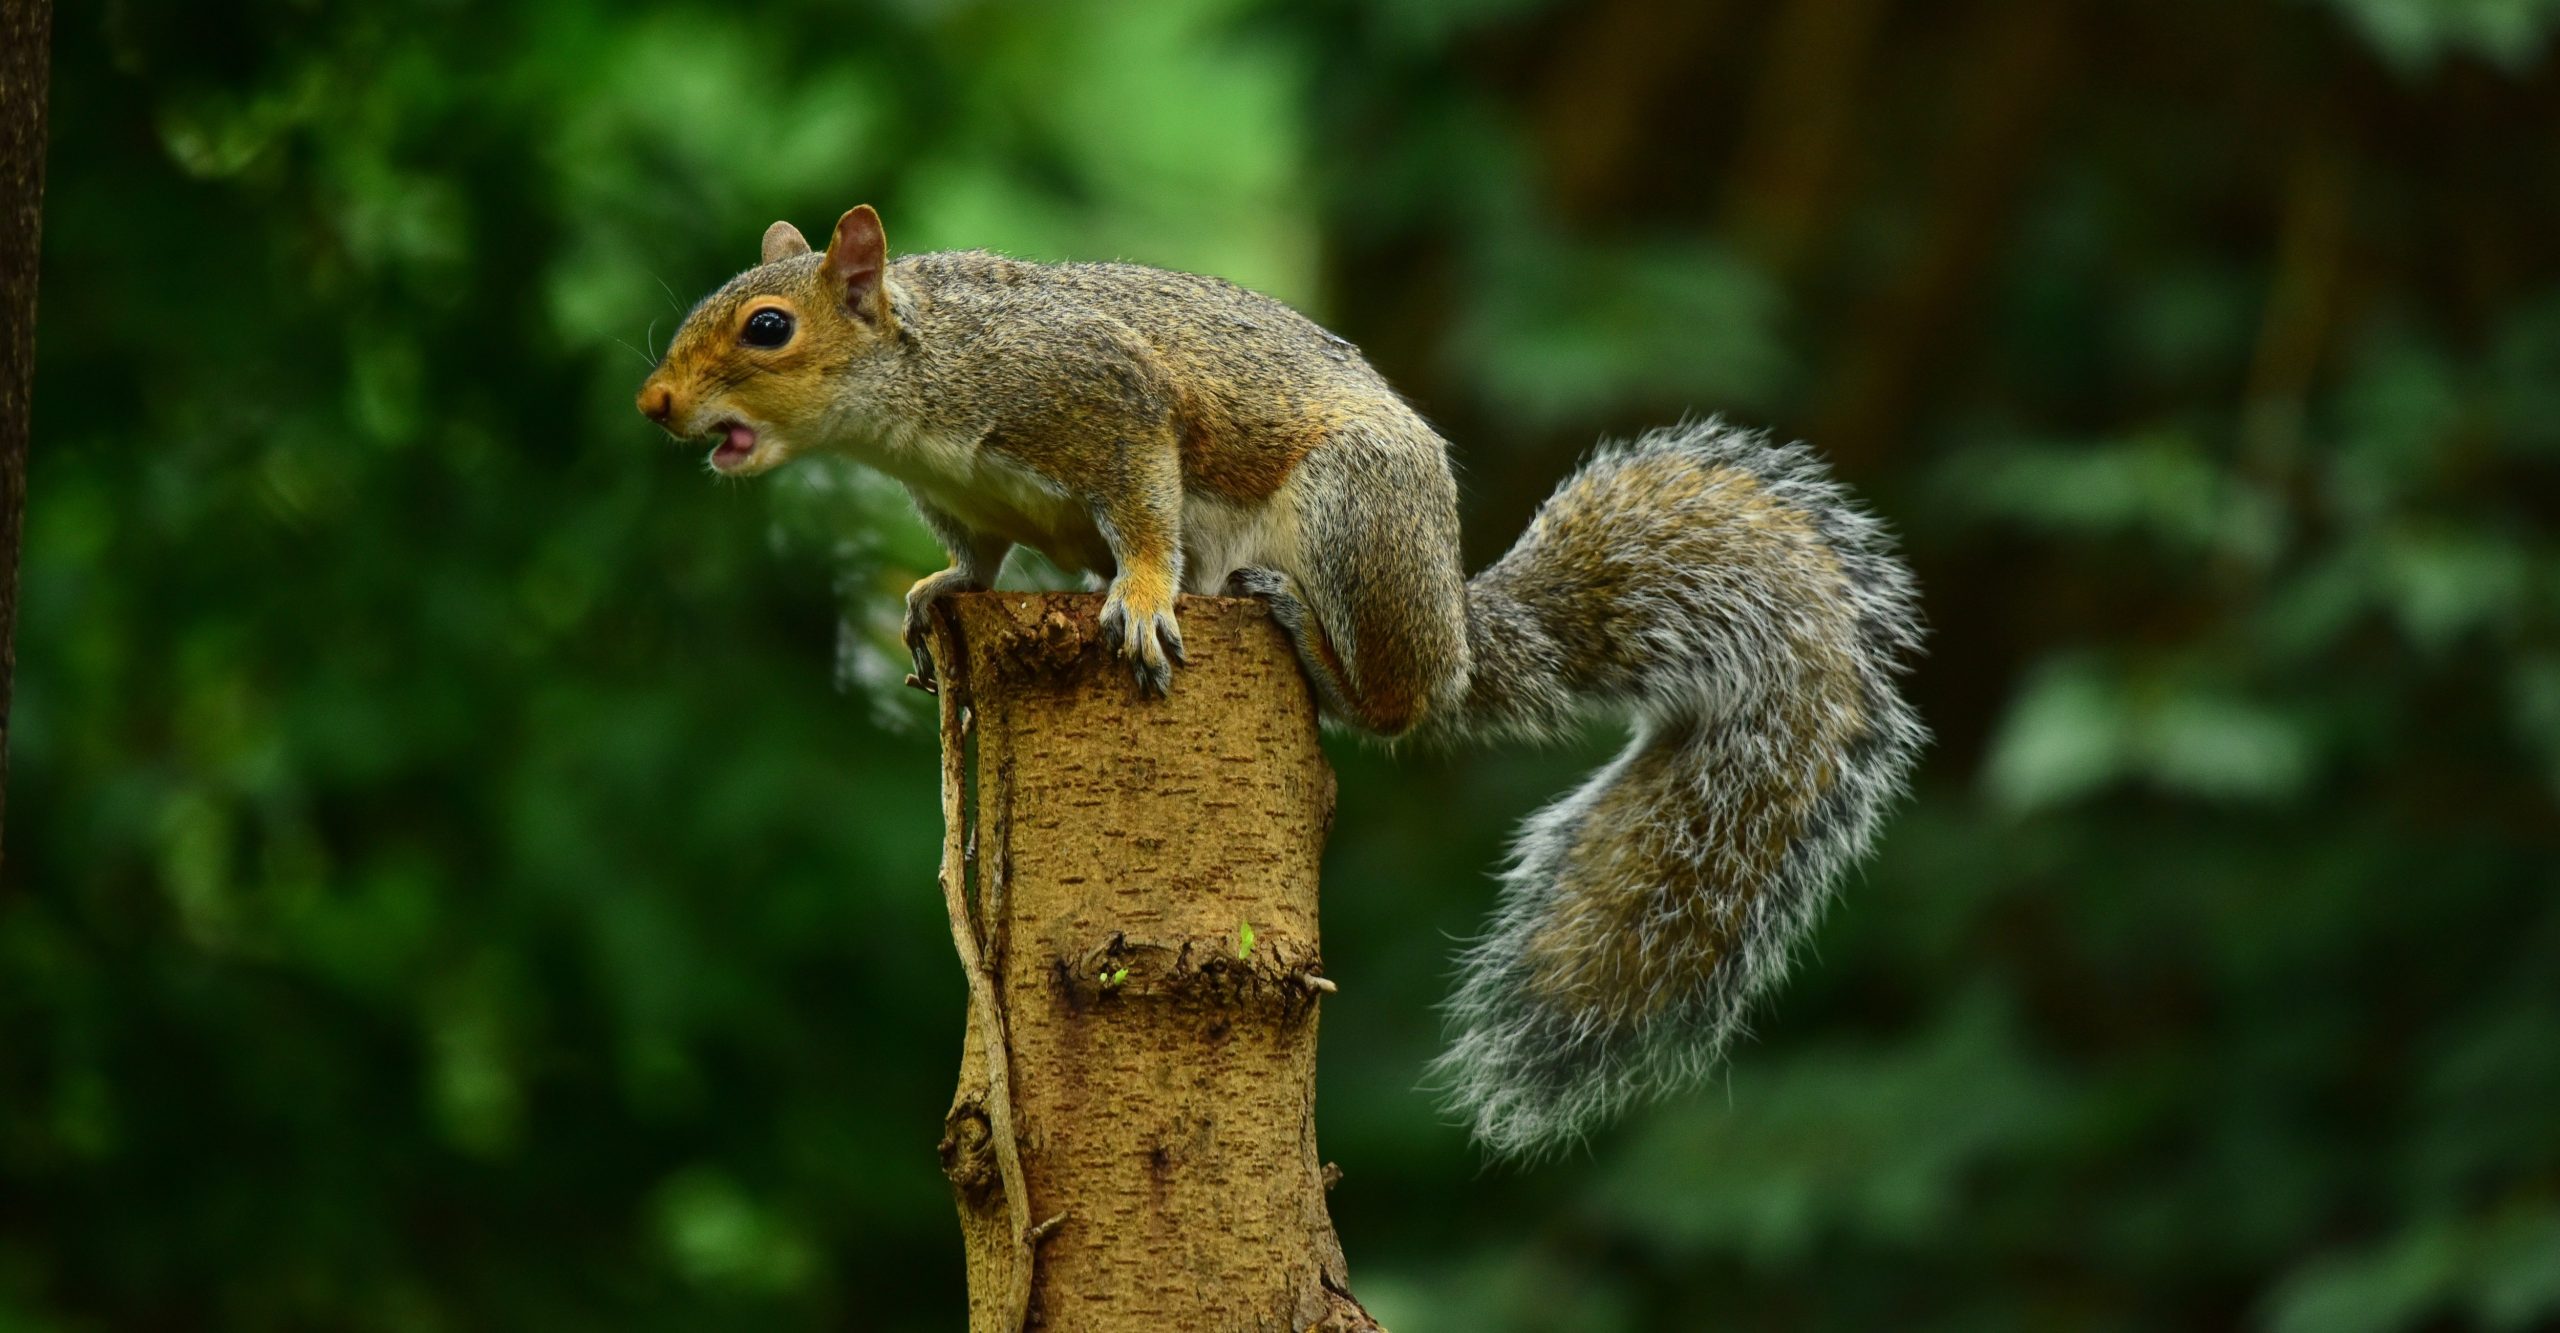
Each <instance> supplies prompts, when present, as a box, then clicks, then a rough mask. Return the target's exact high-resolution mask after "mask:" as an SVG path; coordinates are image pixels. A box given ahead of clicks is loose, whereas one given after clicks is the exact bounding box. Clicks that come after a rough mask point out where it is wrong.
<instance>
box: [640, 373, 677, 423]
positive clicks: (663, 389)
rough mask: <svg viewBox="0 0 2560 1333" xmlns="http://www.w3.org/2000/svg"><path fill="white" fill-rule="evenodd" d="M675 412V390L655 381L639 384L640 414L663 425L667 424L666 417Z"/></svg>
mask: <svg viewBox="0 0 2560 1333" xmlns="http://www.w3.org/2000/svg"><path fill="white" fill-rule="evenodd" d="M675 414H676V394H675V390H673V389H670V388H668V387H667V386H665V385H663V384H656V383H651V384H643V385H641V386H640V415H642V416H644V417H647V418H648V419H650V420H651V421H654V422H657V423H658V424H659V425H661V426H663V425H665V424H667V418H669V417H671V416H674V415H675Z"/></svg>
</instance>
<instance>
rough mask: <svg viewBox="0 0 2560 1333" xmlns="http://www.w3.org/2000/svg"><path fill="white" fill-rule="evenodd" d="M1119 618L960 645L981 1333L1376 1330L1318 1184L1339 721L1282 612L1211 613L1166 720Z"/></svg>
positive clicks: (954, 839)
mask: <svg viewBox="0 0 2560 1333" xmlns="http://www.w3.org/2000/svg"><path fill="white" fill-rule="evenodd" d="M1101 605H1102V599H1101V598H1099V597H1096V596H1092V595H1089V594H1025V593H1012V592H1005V593H978V594H970V595H966V596H961V597H955V598H952V599H950V600H949V601H947V602H946V603H944V604H943V610H942V611H941V613H940V614H939V616H938V618H937V623H936V626H935V634H934V644H933V650H934V659H935V662H936V664H937V667H938V675H939V677H940V679H941V681H942V682H943V690H942V716H943V731H942V742H943V752H944V759H943V782H944V795H943V800H944V816H945V822H946V829H945V844H944V865H943V890H944V895H945V898H946V900H947V901H948V902H949V904H950V906H951V909H952V912H951V915H952V927H953V941H954V943H955V945H956V946H957V947H958V949H959V952H960V955H961V961H962V965H963V967H964V969H966V971H967V972H968V974H969V982H970V996H971V1000H970V1012H969V1023H968V1034H967V1038H966V1040H965V1042H964V1043H963V1046H962V1054H961V1069H960V1086H959V1090H958V1092H957V1094H956V1095H955V1096H954V1098H953V1100H952V1104H951V1110H950V1113H949V1115H948V1117H947V1118H946V1120H945V1124H944V1129H945V1133H944V1136H943V1140H942V1146H941V1151H942V1162H943V1171H944V1174H946V1175H947V1176H949V1177H950V1179H951V1183H952V1189H953V1193H954V1195H955V1196H956V1198H957V1201H958V1204H959V1210H960V1225H961V1233H962V1237H963V1240H964V1244H965V1248H966V1251H967V1256H968V1273H969V1327H970V1329H971V1330H972V1333H1016V1331H1017V1330H1019V1329H1024V1328H1036V1329H1041V1330H1046V1331H1048V1333H1119V1331H1120V1330H1133V1331H1134V1330H1144V1331H1145V1333H1162V1331H1163V1330H1167V1329H1182V1330H1186V1331H1200V1333H1217V1331H1220V1330H1286V1331H1287V1333H1305V1331H1306V1330H1329V1331H1333V1333H1355V1331H1357V1330H1372V1329H1375V1328H1377V1325H1376V1324H1375V1323H1374V1322H1373V1321H1371V1320H1370V1318H1369V1317H1368V1314H1367V1312H1365V1311H1363V1310H1362V1309H1361V1308H1360V1306H1359V1303H1358V1302H1356V1301H1354V1300H1353V1299H1352V1298H1351V1296H1350V1294H1349V1291H1348V1287H1347V1282H1346V1278H1345V1274H1344V1270H1343V1261H1342V1249H1341V1245H1340V1243H1339V1242H1338V1241H1337V1240H1336V1239H1335V1237H1334V1231H1333V1224H1332V1221H1331V1218H1330V1216H1329V1215H1328V1213H1327V1212H1326V1208H1325V1191H1326V1189H1327V1188H1328V1187H1329V1185H1330V1184H1331V1176H1332V1171H1331V1168H1329V1167H1327V1166H1325V1165H1324V1164H1323V1163H1322V1162H1321V1161H1320V1160H1319V1158H1318V1157H1317V1155H1316V1138H1315V1055H1316V1017H1317V1011H1318V1009H1319V1008H1320V1007H1321V1002H1322V1000H1323V998H1324V997H1325V996H1326V995H1327V994H1329V993H1331V992H1332V990H1333V983H1331V982H1329V981H1327V980H1325V979H1324V977H1323V963H1322V955H1321V952H1320V942H1319V937H1318V934H1317V929H1316V879H1317V868H1318V863H1319V861H1320V859H1321V857H1322V854H1323V850H1324V838H1325V833H1326V831H1327V829H1328V827H1329V826H1330V824H1331V822H1332V816H1333V773H1332V770H1331V769H1330V768H1329V767H1327V766H1326V764H1325V760H1324V755H1323V752H1322V751H1321V750H1320V749H1319V748H1318V747H1317V744H1316V710H1315V704H1314V700H1313V699H1312V698H1311V697H1310V694H1309V692H1308V689H1307V684H1306V679H1305V677H1304V676H1303V675H1302V674H1301V672H1300V671H1299V668H1298V664H1297V661H1296V659H1295V657H1294V656H1293V655H1292V654H1291V652H1290V649H1289V645H1288V643H1287V641H1286V639H1285V637H1284V636H1283V635H1282V633H1281V631H1280V629H1279V627H1278V626H1277V625H1275V624H1273V623H1272V621H1271V619H1270V616H1269V615H1268V614H1267V613H1266V612H1265V611H1264V609H1263V608H1262V605H1261V604H1260V603H1259V602H1254V601H1249V600H1235V599H1226V598H1197V597H1195V598H1185V599H1183V602H1182V606H1181V615H1182V630H1183V639H1184V642H1185V644H1186V645H1187V646H1188V648H1189V651H1190V663H1189V665H1188V667H1187V668H1185V669H1183V670H1182V671H1180V672H1179V673H1178V674H1177V675H1176V677H1175V681H1174V687H1173V692H1172V694H1171V695H1170V696H1169V697H1167V698H1161V699H1148V698H1141V697H1140V696H1139V695H1138V692H1137V688H1136V686H1135V684H1134V682H1133V681H1132V680H1131V679H1130V676H1129V673H1128V671H1127V670H1126V668H1125V667H1124V666H1123V665H1122V664H1121V663H1120V661H1119V660H1118V658H1117V657H1116V656H1114V655H1112V654H1110V653H1108V652H1106V651H1105V650H1104V648H1103V647H1102V645H1101V643H1100V641H1099V635H1098V632H1097V629H1096V617H1097V616H1098V614H1099V613H1100V610H1101ZM972 723H974V725H972ZM972 733H974V737H973V736H972ZM972 739H974V746H972V744H971V741H972ZM972 752H973V756H974V760H975V762H974V765H972V764H970V763H969V762H968V759H969V758H970V757H971V754H972ZM972 771H973V772H974V779H975V781H974V810H972V809H971V807H970V793H969V790H968V789H969V787H970V786H971V785H972V784H971V783H970V782H969V778H970V777H971V776H972ZM972 890H974V891H972Z"/></svg>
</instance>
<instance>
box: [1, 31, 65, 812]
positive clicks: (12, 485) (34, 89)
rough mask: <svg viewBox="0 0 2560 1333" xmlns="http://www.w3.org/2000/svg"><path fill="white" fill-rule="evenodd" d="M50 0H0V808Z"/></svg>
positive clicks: (22, 499)
mask: <svg viewBox="0 0 2560 1333" xmlns="http://www.w3.org/2000/svg"><path fill="white" fill-rule="evenodd" d="M52 27H53V5H52V3H51V0H0V816H5V815H6V813H7V810H8V793H9V697H10V692H9V684H10V681H11V679H12V678H13V677H15V676H16V675H17V661H18V659H17V650H16V646H15V645H16V641H17V628H18V525H19V518H20V516H21V515H22V514H24V513H25V512H26V494H27V390H28V385H29V384H30V382H31V381H32V380H33V379H34V377H35V363H36V235H37V222H38V219H39V218H40V217H41V216H42V213H43V206H44V100H45V75H46V71H47V64H46V59H45V57H46V53H47V51H48V49H49V48H50V46H51V37H52Z"/></svg>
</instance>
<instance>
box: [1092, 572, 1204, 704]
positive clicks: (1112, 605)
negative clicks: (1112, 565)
mask: <svg viewBox="0 0 2560 1333" xmlns="http://www.w3.org/2000/svg"><path fill="white" fill-rule="evenodd" d="M1102 641H1103V643H1104V644H1105V645H1106V646H1108V647H1109V648H1110V649H1111V651H1113V652H1115V653H1117V654H1119V655H1120V656H1122V657H1125V658H1127V659H1129V669H1130V671H1131V672H1132V673H1133V674H1134V675H1136V676H1137V678H1138V692H1139V693H1140V694H1143V695H1147V696H1150V697H1153V696H1160V695H1165V694H1170V693H1172V692H1173V669H1174V667H1175V666H1177V665H1181V666H1188V665H1190V662H1191V657H1190V655H1189V654H1188V653H1186V652H1185V651H1183V647H1182V626H1181V623H1180V622H1179V621H1177V620H1175V619H1174V614H1173V607H1172V606H1171V605H1170V604H1167V605H1166V606H1164V607H1162V608H1161V609H1157V610H1152V611H1139V610H1134V609H1132V608H1131V606H1130V605H1129V599H1128V597H1127V596H1126V595H1124V594H1123V593H1122V592H1121V591H1120V590H1119V589H1118V588H1116V587H1115V588H1114V589H1113V590H1112V592H1111V596H1110V597H1109V598H1108V599H1107V600H1106V601H1104V602H1103V604H1102Z"/></svg>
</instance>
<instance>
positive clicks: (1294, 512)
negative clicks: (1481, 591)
mask: <svg viewBox="0 0 2560 1333" xmlns="http://www.w3.org/2000/svg"><path fill="white" fill-rule="evenodd" d="M1273 498H1274V502H1275V503H1278V504H1281V505H1284V506H1286V508H1287V511H1288V514H1287V519H1286V529H1287V530H1286V533H1285V540H1284V541H1283V542H1282V543H1281V549H1283V550H1286V551H1288V552H1289V553H1290V554H1291V555H1292V556H1294V558H1292V559H1286V560H1271V561H1268V562H1266V563H1265V565H1263V566H1260V567H1256V568H1249V569H1245V570H1240V571H1238V572H1237V575H1236V578H1235V582H1236V584H1237V585H1238V586H1239V587H1242V588H1244V589H1245V590H1247V591H1250V592H1254V593H1256V594H1258V595H1261V596H1263V597H1266V598H1268V599H1269V600H1270V602H1271V606H1272V613H1273V615H1274V616H1275V617H1277V618H1278V619H1279V621H1280V623H1281V626H1282V627H1283V628H1284V629H1286V630H1287V631H1288V632H1289V637H1290V639H1291V640H1292V641H1293V642H1294V643H1295V644H1296V645H1297V648H1298V658H1299V660H1300V661H1301V662H1303V663H1304V664H1305V665H1306V669H1307V674H1308V675H1309V676H1310V677H1312V678H1313V679H1314V681H1315V684H1316V689H1317V692H1318V694H1319V695H1320V696H1321V697H1322V699H1323V702H1324V705H1325V708H1326V710H1327V711H1328V712H1330V713H1332V714H1333V715H1334V716H1335V717H1337V718H1338V719H1340V720H1341V721H1344V722H1347V723H1349V724H1351V725H1352V726H1355V727H1358V728H1360V729H1361V730H1363V731H1367V732H1369V733H1371V734H1373V735H1377V736H1381V737H1387V738H1393V737H1397V736H1402V735H1404V734H1406V733H1407V732H1410V731H1412V730H1413V729H1414V728H1415V727H1417V726H1419V725H1421V724H1422V723H1423V722H1424V721H1425V720H1426V719H1429V718H1432V717H1435V716H1437V715H1438V714H1440V713H1441V712H1443V711H1445V710H1446V709H1447V708H1448V707H1449V706H1450V705H1451V704H1452V703H1453V702H1454V701H1455V700H1456V699H1457V698H1458V697H1459V696H1460V695H1461V694H1462V693H1464V690H1465V686H1466V677H1467V630H1466V580H1465V576H1464V572H1463V571H1462V570H1461V569H1460V567H1459V554H1458V499H1457V483H1456V480H1455V479H1454V478H1453V477H1452V476H1451V475H1450V473H1449V464H1448V459H1447V456H1446V454H1445V452H1444V451H1443V449H1442V447H1441V445H1440V443H1439V441H1438V439H1437V438H1435V437H1432V436H1430V435H1429V434H1428V433H1424V434H1422V435H1421V436H1420V437H1419V438H1414V437H1409V436H1405V435H1400V434H1396V433H1393V432H1389V431H1386V430H1384V429H1383V428H1367V427H1363V428H1358V429H1355V430H1348V431H1344V432H1341V433H1339V434H1337V435H1336V436H1334V437H1333V438H1332V439H1331V440H1329V441H1328V442H1327V443H1326V444H1325V446H1324V447H1323V448H1320V449H1318V450H1316V451H1314V452H1313V453H1310V454H1308V455H1307V457H1306V458H1305V459H1303V460H1301V461H1300V463H1299V465H1298V467H1297V469H1296V471H1295V472H1294V473H1293V474H1292V475H1291V477H1290V479H1289V482H1288V484H1287V485H1286V486H1285V487H1283V489H1282V491H1281V493H1280V494H1278V495H1276V496H1275V497H1273Z"/></svg>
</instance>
